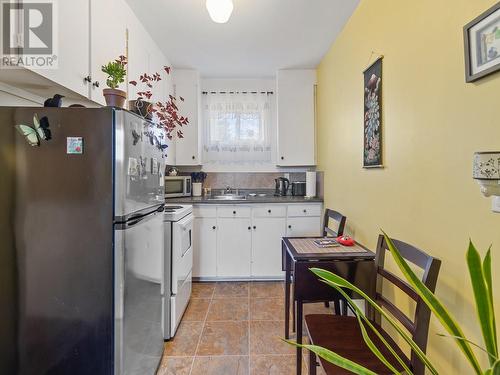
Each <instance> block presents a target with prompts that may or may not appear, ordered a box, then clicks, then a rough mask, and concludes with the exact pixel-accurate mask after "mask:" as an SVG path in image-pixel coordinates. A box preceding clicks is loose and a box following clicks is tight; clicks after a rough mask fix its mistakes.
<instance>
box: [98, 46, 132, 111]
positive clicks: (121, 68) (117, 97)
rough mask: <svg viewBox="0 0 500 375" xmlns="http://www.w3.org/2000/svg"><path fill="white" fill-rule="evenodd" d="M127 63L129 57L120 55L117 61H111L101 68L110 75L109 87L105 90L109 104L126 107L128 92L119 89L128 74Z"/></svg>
mask: <svg viewBox="0 0 500 375" xmlns="http://www.w3.org/2000/svg"><path fill="white" fill-rule="evenodd" d="M125 65H127V58H126V57H125V56H120V57H118V59H116V60H115V61H111V62H109V63H108V64H106V65H103V66H102V68H101V70H102V71H103V72H104V73H106V74H107V75H108V77H107V79H106V84H107V85H108V88H106V89H104V90H103V95H104V99H105V100H106V105H107V106H111V107H119V108H124V107H125V100H126V99H127V93H126V92H125V91H123V90H119V89H118V87H119V86H120V84H121V83H123V82H125V76H126V75H127V71H126V69H125Z"/></svg>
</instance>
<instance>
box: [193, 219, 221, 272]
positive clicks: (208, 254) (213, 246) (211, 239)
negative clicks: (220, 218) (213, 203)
mask: <svg viewBox="0 0 500 375" xmlns="http://www.w3.org/2000/svg"><path fill="white" fill-rule="evenodd" d="M193 250H194V252H193V256H194V258H193V277H216V276H217V218H215V217H214V218H211V217H207V218H204V217H195V219H194V226H193Z"/></svg>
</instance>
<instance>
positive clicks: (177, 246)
mask: <svg viewBox="0 0 500 375" xmlns="http://www.w3.org/2000/svg"><path fill="white" fill-rule="evenodd" d="M192 268H193V215H192V214H190V215H187V216H186V217H185V218H183V219H182V220H180V221H177V222H174V223H172V294H177V292H178V291H179V289H180V288H181V287H182V285H184V283H185V282H186V279H187V278H188V276H189V275H190V274H191V270H192Z"/></svg>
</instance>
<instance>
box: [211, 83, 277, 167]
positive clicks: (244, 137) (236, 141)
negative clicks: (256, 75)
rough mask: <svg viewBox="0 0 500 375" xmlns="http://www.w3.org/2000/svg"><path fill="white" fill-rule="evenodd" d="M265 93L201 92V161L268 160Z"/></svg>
mask: <svg viewBox="0 0 500 375" xmlns="http://www.w3.org/2000/svg"><path fill="white" fill-rule="evenodd" d="M270 100H271V98H270V94H268V93H260V92H259V93H206V94H205V93H204V94H203V102H202V105H203V118H202V121H203V131H204V140H203V161H204V162H205V163H248V162H270V161H271V157H272V156H271V118H272V114H271V103H270Z"/></svg>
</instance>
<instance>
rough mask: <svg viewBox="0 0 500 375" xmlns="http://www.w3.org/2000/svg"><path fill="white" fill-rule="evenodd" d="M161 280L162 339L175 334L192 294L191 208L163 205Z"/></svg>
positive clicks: (169, 337)
mask: <svg viewBox="0 0 500 375" xmlns="http://www.w3.org/2000/svg"><path fill="white" fill-rule="evenodd" d="M163 216H164V229H165V258H164V265H163V269H164V279H163V285H164V290H163V333H164V339H165V340H170V339H171V338H173V337H174V335H175V332H176V331H177V328H178V327H179V323H180V321H181V318H182V315H183V314H184V311H185V310H186V307H187V305H188V302H189V299H190V297H191V287H192V281H191V279H192V269H193V220H194V219H193V207H192V206H186V205H182V206H181V205H173V204H166V205H165V212H164V215H163Z"/></svg>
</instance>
